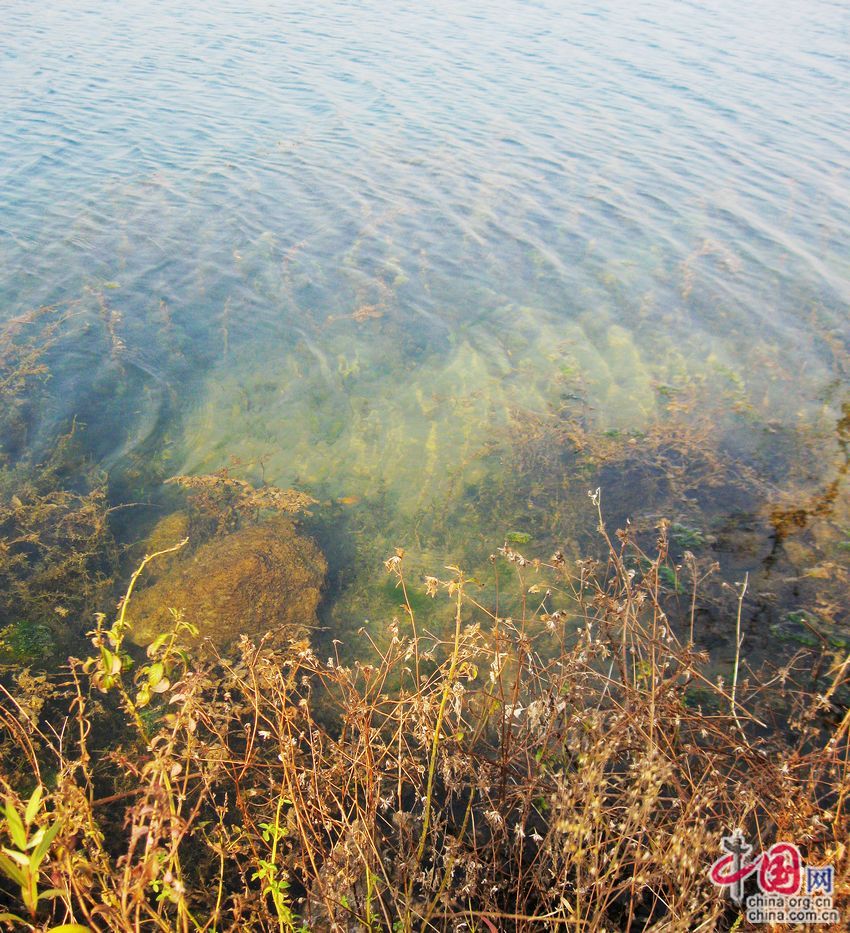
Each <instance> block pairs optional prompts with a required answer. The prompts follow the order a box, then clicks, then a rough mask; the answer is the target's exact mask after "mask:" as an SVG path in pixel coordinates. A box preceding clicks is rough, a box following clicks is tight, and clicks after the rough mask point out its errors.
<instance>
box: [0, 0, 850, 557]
mask: <svg viewBox="0 0 850 933" xmlns="http://www.w3.org/2000/svg"><path fill="white" fill-rule="evenodd" d="M848 40H850V7H847V5H846V4H843V3H840V2H828V0H810V2H807V3H802V2H790V3H781V2H779V3H778V2H771V3H767V2H757V3H754V4H746V5H743V6H742V5H740V4H735V3H732V2H731V0H718V2H716V3H714V4H711V5H707V4H695V3H693V4H692V3H677V4H672V3H668V2H662V0H652V2H648V3H643V4H640V5H631V6H630V5H626V4H605V3H599V2H593V3H584V2H580V3H575V4H571V5H569V7H568V8H567V7H565V5H564V4H558V3H551V2H536V3H531V2H509V0H499V2H497V3H488V4H478V3H470V4H463V5H457V4H447V3H436V4H428V5H423V4H410V3H393V4H389V3H384V2H361V3H356V4H355V3H346V2H341V0H331V2H319V3H316V4H312V5H310V9H309V11H303V10H297V9H294V8H291V7H290V5H287V4H272V3H261V2H249V3H247V4H239V5H234V4H230V3H226V2H223V0H205V2H204V3H196V2H181V3H179V4H178V3H166V2H153V3H149V4H144V5H139V4H127V3H119V2H111V0H106V2H100V3H97V4H94V3H87V2H81V0H70V2H67V3H63V4H30V3H22V2H16V0H11V2H7V3H5V4H4V15H3V25H2V27H0V81H2V87H3V88H4V93H3V95H2V100H0V315H2V316H3V317H4V318H5V317H11V316H13V315H15V314H18V313H20V312H21V311H23V310H25V309H28V308H32V307H35V306H37V305H40V304H45V303H52V302H67V301H71V300H78V301H79V305H78V306H77V307H78V314H79V333H78V334H77V335H76V337H75V340H74V342H73V344H72V346H71V347H69V348H67V349H66V351H65V352H64V354H63V356H62V358H61V359H60V360H58V362H57V363H56V365H55V372H54V386H55V387H56V390H57V391H56V392H55V394H54V402H53V404H52V406H51V407H50V408H49V410H48V409H46V410H45V412H44V415H43V422H44V424H43V425H42V428H43V431H44V432H45V433H46V436H49V435H50V431H51V429H52V428H53V427H55V426H56V425H58V424H61V423H64V422H65V421H67V419H68V418H69V417H71V416H72V415H74V414H77V415H79V416H80V418H81V419H82V420H85V421H87V422H88V425H89V428H88V437H89V443H90V444H91V445H92V449H93V451H94V453H95V455H96V456H97V458H98V459H99V460H100V461H101V462H102V463H103V464H104V465H105V466H106V467H107V468H108V469H110V470H111V471H112V472H113V473H114V476H115V483H116V486H120V485H121V484H122V483H124V484H125V486H126V488H128V489H130V488H131V487H132V485H133V482H134V481H137V482H138V483H139V485H140V490H141V491H142V492H150V489H149V488H147V487H149V486H150V485H151V479H150V469H152V468H151V467H150V464H152V463H155V464H156V469H155V470H154V473H155V476H156V477H158V478H162V477H164V476H168V475H171V474H172V473H177V472H187V471H188V472H202V471H209V470H213V469H217V468H218V467H220V466H222V465H224V464H226V463H228V462H229V460H230V458H232V457H237V458H240V460H241V461H242V462H243V464H246V465H245V466H244V467H243V471H244V473H245V474H246V475H250V476H251V477H253V478H256V477H258V476H259V475H260V474H262V475H263V476H264V477H265V479H266V480H268V481H272V482H277V483H281V484H287V483H297V484H299V485H300V486H301V487H302V488H305V489H307V490H309V491H311V492H312V493H313V494H314V495H316V497H317V498H320V499H321V500H322V501H323V502H324V503H326V505H325V509H326V511H325V513H324V515H325V518H324V519H322V518H321V516H320V518H319V520H318V521H319V524H320V525H321V523H322V521H324V526H323V527H324V531H322V530H321V528H320V529H319V533H321V534H324V539H325V543H327V542H328V541H329V539H330V538H336V539H337V540H336V542H335V543H334V545H333V546H334V547H337V548H339V549H340V551H341V552H343V551H345V544H344V543H340V540H339V539H341V538H345V536H346V535H348V536H350V537H351V540H352V541H354V542H355V544H354V545H352V547H353V548H354V551H353V553H355V555H356V557H349V558H346V560H348V563H349V564H351V565H354V564H356V563H357V562H358V561H361V562H362V561H366V560H367V559H373V558H374V557H375V556H376V555H377V554H378V553H379V552H380V551H381V549H382V548H385V547H386V546H387V545H389V543H390V541H391V540H392V541H393V543H399V544H402V543H404V544H406V545H408V546H411V547H417V548H419V549H420V551H423V552H428V550H429V548H430V549H432V551H433V553H434V554H436V553H442V550H441V549H445V548H446V547H449V548H454V549H455V551H457V552H468V553H471V552H475V551H476V548H477V549H478V551H479V552H486V550H487V549H488V548H491V547H492V546H493V540H492V539H493V537H494V536H495V537H498V536H499V535H501V534H503V533H504V532H505V531H507V530H509V528H510V527H512V526H513V525H514V524H515V523H516V522H517V521H522V520H524V516H525V519H526V520H527V521H526V524H529V525H530V524H533V522H534V521H537V520H538V519H539V516H540V513H541V512H542V511H545V509H546V505H545V504H544V503H541V502H540V501H537V500H536V499H535V496H536V495H538V493H536V492H535V486H534V484H535V482H536V481H537V479H538V478H539V479H540V489H541V490H544V489H546V490H551V484H550V485H548V486H547V485H546V477H543V476H542V475H541V476H540V477H537V476H536V475H535V473H534V471H533V470H532V471H531V472H529V473H526V474H523V476H522V477H521V481H517V483H515V484H514V486H513V487H510V488H508V487H504V499H503V500H502V504H500V501H499V500H498V497H494V496H492V495H491V496H490V499H488V498H487V496H486V495H485V494H484V492H483V491H482V490H486V489H487V488H488V487H492V486H493V484H495V485H496V487H497V488H500V489H501V488H502V487H500V486H499V483H500V482H501V480H500V479H499V477H500V473H501V472H502V471H504V469H505V467H506V464H509V463H513V462H514V461H512V459H511V458H512V457H514V455H515V451H516V443H517V441H516V437H515V432H514V429H515V428H516V427H517V425H520V426H521V425H525V424H527V423H529V422H530V421H533V420H534V419H537V418H541V417H546V416H548V415H550V414H551V413H552V412H553V410H559V411H562V410H563V408H564V406H565V405H566V406H570V405H571V406H572V410H574V412H575V413H576V416H577V417H579V418H580V419H581V421H582V424H583V425H585V427H586V428H587V429H588V430H590V431H593V432H597V433H598V434H599V435H600V436H605V432H608V435H609V436H612V435H614V434H616V433H617V432H620V433H621V434H623V433H624V434H629V433H631V434H632V435H633V436H638V437H640V436H642V434H643V433H644V432H646V431H649V430H650V429H651V426H652V425H653V423H655V422H656V421H657V420H658V419H659V418H662V419H663V418H664V417H665V412H666V411H667V408H666V406H667V402H668V399H669V396H668V395H665V393H664V391H661V392H659V387H661V388H662V390H663V388H664V387H666V386H671V385H672V386H681V385H682V384H683V383H684V384H690V385H694V384H698V385H699V386H701V387H702V388H701V391H702V392H703V393H704V394H705V395H706V396H707V397H709V398H711V397H715V398H718V399H721V398H722V399H725V398H726V397H727V396H728V394H729V392H733V393H734V394H735V397H736V398H737V404H738V406H739V410H740V411H745V412H746V413H747V418H748V419H749V420H748V421H747V422H746V424H744V425H743V427H742V426H741V425H740V424H739V425H738V426H737V428H734V426H733V427H731V428H730V429H729V431H728V432H727V433H726V434H725V435H724V440H723V443H724V444H726V445H727V446H729V445H731V447H730V449H732V450H733V451H737V454H736V455H737V456H740V457H744V456H746V455H748V454H747V453H746V451H747V449H748V448H747V444H746V442H745V439H746V437H747V436H748V435H753V434H754V433H758V432H763V431H770V432H772V433H773V434H776V432H780V433H781V432H783V431H791V432H794V431H797V432H799V430H800V429H801V426H802V427H804V428H807V429H810V430H811V431H813V432H818V431H820V432H822V434H823V436H824V437H825V438H826V441H825V442H824V443H825V445H826V446H825V447H824V450H825V451H827V455H826V456H825V457H824V461H825V462H826V464H827V466H829V464H831V462H832V458H833V457H836V456H839V455H840V449H839V447H838V446H837V445H836V442H835V439H834V436H833V438H832V440H830V439H829V436H830V432H831V431H832V429H833V428H834V425H835V423H836V421H837V420H838V419H839V417H840V406H841V403H842V401H843V398H844V394H843V386H844V385H845V379H844V376H845V371H844V369H843V362H844V353H845V351H846V347H847V340H848V336H850V328H848V307H850V252H848V250H847V230H848V229H850V177H848V175H850V131H848V129H847V128H848V126H850V61H848V55H847V49H848ZM90 322H98V326H99V327H100V331H98V333H100V332H101V331H102V329H103V327H106V330H107V331H108V340H107V341H106V343H104V341H103V339H101V338H98V339H95V337H94V334H95V331H96V330H97V328H95V327H94V326H89V323H90ZM724 393H726V394H724ZM724 404H725V402H724V403H723V404H721V405H720V408H721V409H722V408H723V405H724ZM832 433H833V435H834V431H832ZM736 438H737V439H736ZM736 444H737V445H738V446H737V447H736V446H735V445H736ZM145 465H147V466H145ZM562 468H563V466H562ZM145 469H148V471H149V472H148V473H145ZM540 469H541V471H544V468H543V467H541V468H540ZM825 472H826V473H828V472H829V470H828V469H826V470H825ZM810 473H811V478H812V484H813V487H816V486H817V483H819V482H822V481H824V475H823V474H824V469H820V470H818V469H812V470H811V471H810ZM128 477H129V478H128ZM133 477H136V478H137V479H136V480H134V479H133ZM139 477H141V478H139ZM591 478H592V477H591ZM826 479H828V476H827V477H826ZM772 481H773V480H772ZM777 483H778V486H781V485H782V484H781V482H780V481H779V479H778V478H777ZM145 484H147V487H146V486H145ZM142 487H145V488H142ZM134 491H135V490H134ZM540 494H541V495H542V493H540ZM340 499H341V500H343V502H344V503H345V506H344V507H340V506H339V504H338V501H337V500H340ZM718 501H719V502H720V503H721V506H722V505H723V499H722V497H721V498H720V499H719V500H718ZM327 503H331V504H332V505H331V506H328V505H327ZM518 503H519V504H518ZM526 504H527V509H528V510H527V514H526V513H523V508H525V507H526ZM563 507H564V508H566V506H563ZM577 507H578V506H576V505H574V508H573V510H574V509H575V508H577ZM671 507H672V508H673V509H674V510H675V509H677V508H681V503H676V502H674V503H672V506H671ZM583 508H585V511H586V512H587V515H588V516H589V515H590V513H589V511H588V509H587V503H586V502H585V503H584V505H583ZM726 508H727V511H728V512H729V514H731V513H732V511H733V504H732V501H731V498H730V499H729V501H728V502H727V504H726ZM736 508H737V506H736ZM721 511H722V509H721ZM435 516H442V518H441V520H440V521H438V520H437V518H435ZM584 521H585V518H582V519H581V521H577V522H576V524H577V525H578V524H581V522H584ZM590 527H591V530H592V521H591V522H590ZM381 528H383V529H384V533H383V536H382V535H381V531H380V529H381ZM551 530H552V537H553V539H554V538H557V537H558V535H557V531H558V529H557V528H555V529H551ZM562 531H563V529H562ZM376 536H377V537H378V538H379V540H378V543H377V544H375V547H374V553H373V551H372V550H370V547H369V542H374V541H375V538H376ZM544 537H545V536H544ZM470 542H472V543H470ZM451 556H457V555H455V554H453V555H451ZM340 560H341V561H342V562H343V563H345V560H343V559H342V558H340ZM744 563H746V561H744Z"/></svg>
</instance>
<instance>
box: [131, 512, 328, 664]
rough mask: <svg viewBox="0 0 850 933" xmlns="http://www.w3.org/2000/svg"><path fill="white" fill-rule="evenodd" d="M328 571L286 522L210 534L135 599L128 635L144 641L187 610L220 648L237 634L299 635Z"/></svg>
mask: <svg viewBox="0 0 850 933" xmlns="http://www.w3.org/2000/svg"><path fill="white" fill-rule="evenodd" d="M326 572H327V564H326V562H325V559H324V557H323V556H322V554H321V552H320V551H319V549H318V547H317V546H316V545H315V544H314V543H313V542H312V541H311V540H310V539H309V538H305V537H303V536H301V535H299V534H298V533H297V532H296V530H295V526H294V525H293V524H292V523H291V522H290V521H287V520H286V519H275V520H273V521H269V522H266V523H264V524H262V525H255V526H251V527H248V528H243V529H242V530H240V531H236V532H233V533H232V534H229V535H225V536H223V537H217V538H213V539H212V540H210V541H207V542H206V543H205V544H202V545H201V546H200V547H199V548H198V549H197V550H196V551H194V552H193V553H191V554H189V555H187V556H185V557H183V558H181V559H177V560H174V561H173V562H172V564H171V566H170V567H168V569H167V570H166V571H165V572H164V573H161V574H160V575H159V576H158V577H157V578H156V579H155V582H153V583H152V584H151V585H149V586H147V587H145V588H144V589H141V590H139V591H138V592H137V594H136V595H134V596H133V600H132V602H131V604H130V609H129V612H128V616H129V618H130V621H131V625H132V629H131V636H132V638H133V641H135V642H136V643H137V644H139V645H147V644H149V643H150V642H151V641H153V639H154V638H156V636H157V635H159V634H160V633H161V632H164V631H169V630H170V628H171V626H172V625H173V617H172V615H171V613H170V612H169V610H170V609H178V610H183V611H184V613H185V618H186V620H187V621H188V622H191V623H193V624H194V625H196V626H197V628H198V630H199V635H198V640H199V641H203V640H207V639H209V640H210V641H211V642H212V643H213V644H215V645H217V646H223V645H226V644H228V643H229V642H232V641H234V640H235V639H236V638H238V637H239V636H240V635H243V634H244V635H251V636H259V635H262V634H265V633H266V632H272V633H274V635H275V636H276V637H277V638H278V639H280V640H283V639H287V638H290V637H300V636H301V635H302V634H303V633H304V632H305V630H306V629H307V628H308V627H309V626H311V625H314V624H315V622H316V608H317V606H318V604H319V598H320V595H321V588H322V584H323V582H324V578H325V574H326Z"/></svg>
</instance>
